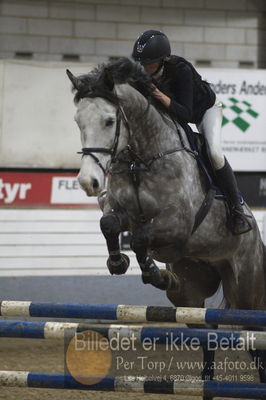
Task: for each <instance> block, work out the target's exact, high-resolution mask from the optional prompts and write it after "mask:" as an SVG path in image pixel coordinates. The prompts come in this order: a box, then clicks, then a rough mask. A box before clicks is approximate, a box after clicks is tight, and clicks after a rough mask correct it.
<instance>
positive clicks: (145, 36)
mask: <svg viewBox="0 0 266 400" xmlns="http://www.w3.org/2000/svg"><path fill="white" fill-rule="evenodd" d="M170 54H171V47H170V43H169V40H168V37H167V36H166V35H165V34H164V33H162V32H160V31H155V30H149V31H146V32H144V33H142V34H141V35H140V36H139V37H138V39H137V40H136V42H135V44H134V48H133V53H132V57H133V58H134V60H135V61H139V62H140V63H141V64H142V65H149V64H153V63H155V62H157V61H160V60H163V59H164V58H165V57H167V56H170Z"/></svg>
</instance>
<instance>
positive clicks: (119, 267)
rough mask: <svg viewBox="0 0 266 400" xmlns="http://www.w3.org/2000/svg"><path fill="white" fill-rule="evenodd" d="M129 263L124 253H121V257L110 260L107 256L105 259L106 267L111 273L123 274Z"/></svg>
mask: <svg viewBox="0 0 266 400" xmlns="http://www.w3.org/2000/svg"><path fill="white" fill-rule="evenodd" d="M129 264H130V259H129V257H128V256H127V255H126V254H123V253H121V259H120V260H118V261H112V260H111V258H110V257H109V258H108V260H107V267H108V269H109V271H110V273H111V274H112V275H123V274H125V273H126V272H127V269H128V267H129Z"/></svg>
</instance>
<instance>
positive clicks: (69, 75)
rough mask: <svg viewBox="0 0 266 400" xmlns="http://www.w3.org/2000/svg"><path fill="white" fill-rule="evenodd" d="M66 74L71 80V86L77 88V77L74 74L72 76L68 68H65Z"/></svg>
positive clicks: (78, 86)
mask: <svg viewBox="0 0 266 400" xmlns="http://www.w3.org/2000/svg"><path fill="white" fill-rule="evenodd" d="M66 73H67V76H68V77H69V79H70V80H71V82H72V84H73V86H74V88H75V89H77V90H79V89H80V86H81V82H80V80H79V78H77V77H76V76H74V75H73V74H72V72H71V71H69V69H67V70H66Z"/></svg>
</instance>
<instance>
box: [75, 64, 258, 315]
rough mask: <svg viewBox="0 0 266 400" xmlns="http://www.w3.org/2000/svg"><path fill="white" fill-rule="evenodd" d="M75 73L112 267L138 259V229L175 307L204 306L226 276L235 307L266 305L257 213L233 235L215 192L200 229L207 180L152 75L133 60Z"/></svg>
mask: <svg viewBox="0 0 266 400" xmlns="http://www.w3.org/2000/svg"><path fill="white" fill-rule="evenodd" d="M68 76H69V78H70V79H71V81H72V83H73V87H74V90H76V96H75V101H76V105H77V113H76V116H75V120H76V122H77V124H78V126H79V129H80V132H81V142H82V148H83V149H82V153H83V157H82V162H81V169H80V172H79V176H78V179H79V182H80V184H81V186H82V188H83V189H84V190H85V191H86V193H87V195H88V196H95V195H100V196H99V203H100V206H101V208H102V210H103V217H102V218H101V229H102V232H103V234H104V236H105V238H106V241H107V246H108V250H109V259H108V268H109V270H110V272H111V273H112V274H122V273H125V272H126V270H127V268H128V266H129V260H128V257H127V256H126V255H124V254H121V253H120V249H119V239H118V237H119V234H120V232H123V231H130V232H131V233H132V243H131V247H132V249H133V251H134V252H135V253H136V257H137V260H138V263H139V265H140V268H141V271H142V280H143V282H144V283H151V284H152V285H154V286H155V287H158V288H160V289H163V290H166V293H167V297H168V298H169V300H170V301H171V302H172V303H173V304H174V305H175V306H184V307H202V306H203V304H204V300H205V299H206V298H207V297H209V296H211V295H213V294H214V293H215V292H216V290H217V288H218V286H219V284H220V281H221V280H222V284H223V290H224V296H225V300H226V304H227V307H230V308H239V309H252V310H257V309H265V247H264V245H263V243H262V240H261V237H260V233H259V230H258V227H257V224H256V221H255V219H254V217H253V216H252V219H251V224H252V227H253V229H252V230H251V231H250V232H248V233H246V234H242V235H238V236H234V235H232V233H231V232H230V230H229V229H228V224H227V219H228V216H227V210H226V207H225V203H224V202H223V201H221V200H217V199H215V200H214V201H213V203H212V206H211V208H210V211H209V213H208V214H207V216H206V217H205V219H204V220H203V222H202V223H201V224H200V225H199V226H198V227H197V229H194V228H195V225H194V224H195V216H196V215H197V212H198V210H199V208H200V207H201V205H202V203H203V201H204V199H205V196H206V187H205V182H204V179H203V178H202V174H201V172H200V171H199V168H198V165H197V162H196V160H195V154H194V153H193V152H191V151H190V149H189V144H188V142H187V138H186V135H185V134H184V131H183V129H182V128H181V126H180V125H179V124H176V123H174V122H173V121H172V120H171V118H170V117H169V116H167V115H166V114H165V113H162V112H161V111H160V110H158V109H157V107H155V106H154V105H152V104H150V101H149V100H148V99H149V95H148V94H149V88H150V81H149V77H148V76H147V75H146V74H145V73H144V72H143V70H142V69H141V68H140V67H139V66H138V65H137V64H134V63H132V62H131V61H129V60H123V61H122V62H120V63H116V64H106V65H103V66H100V67H98V69H95V70H94V71H92V72H91V73H89V74H87V75H84V76H82V77H78V78H76V77H74V76H73V75H72V74H71V73H70V72H69V71H68ZM147 98H148V99H147ZM176 125H177V126H176ZM107 172H108V173H109V179H108V186H107V192H106V194H103V193H102V191H103V190H104V188H105V175H106V173H107ZM245 211H246V213H248V214H250V215H252V214H251V211H250V210H249V209H248V207H247V206H246V205H245ZM154 260H158V261H160V262H163V263H165V264H166V270H159V268H158V267H157V266H156V264H155V262H154Z"/></svg>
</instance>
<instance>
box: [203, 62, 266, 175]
mask: <svg viewBox="0 0 266 400" xmlns="http://www.w3.org/2000/svg"><path fill="white" fill-rule="evenodd" d="M200 73H201V75H202V78H203V79H205V80H207V81H208V82H210V83H211V85H212V88H213V89H214V91H215V92H216V94H217V97H218V98H219V100H221V102H222V104H223V123H222V146H223V151H224V154H225V156H226V157H227V158H228V160H229V161H230V163H231V165H232V167H233V169H234V170H236V171H266V71H265V70H225V69H204V70H203V69H202V70H200Z"/></svg>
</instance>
